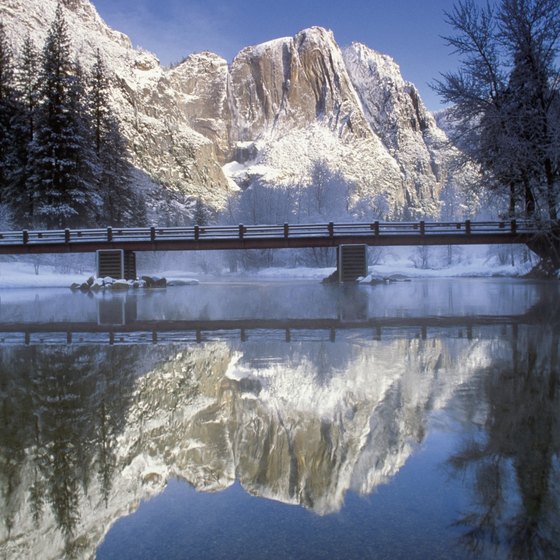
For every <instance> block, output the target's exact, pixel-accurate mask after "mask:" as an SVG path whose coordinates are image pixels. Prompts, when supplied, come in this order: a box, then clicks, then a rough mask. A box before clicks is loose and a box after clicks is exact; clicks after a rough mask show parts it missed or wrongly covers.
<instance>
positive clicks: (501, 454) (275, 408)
mask: <svg viewBox="0 0 560 560" xmlns="http://www.w3.org/2000/svg"><path fill="white" fill-rule="evenodd" d="M204 288H205V287H203V286H197V287H196V288H189V289H175V290H171V289H170V290H167V292H160V293H157V294H146V295H145V296H144V295H138V296H135V297H134V298H130V297H129V298H123V296H120V297H114V298H108V297H100V298H88V297H87V296H85V295H83V294H80V296H81V298H82V299H81V300H78V299H76V298H75V297H74V296H72V300H73V305H72V307H73V309H71V310H70V309H68V306H67V304H64V303H63V300H64V299H65V298H67V297H68V296H67V295H66V294H64V295H62V294H61V295H57V294H56V293H52V294H50V295H48V296H41V297H45V300H44V301H37V300H36V298H35V297H33V298H27V297H26V296H25V295H21V294H20V295H19V296H18V297H14V296H11V295H10V294H8V295H7V296H5V295H4V294H2V299H0V332H2V323H4V325H5V328H6V329H7V328H8V326H10V325H11V326H12V327H13V325H14V323H15V322H16V321H18V322H19V321H21V320H22V318H23V319H25V321H27V322H28V323H30V324H31V323H33V324H35V325H37V324H45V325H46V324H53V323H57V322H60V323H61V324H62V323H64V324H68V322H69V321H70V322H71V321H74V322H78V323H80V324H81V325H82V328H83V326H84V325H86V324H91V325H93V324H96V325H101V324H103V325H108V324H110V323H111V321H112V322H113V324H114V325H116V326H119V325H120V326H121V327H123V325H128V326H130V325H132V327H130V328H131V329H132V330H134V329H133V327H134V325H136V324H140V323H141V322H142V321H144V322H146V321H152V320H156V319H157V320H160V321H185V320H189V321H204V324H211V323H212V321H219V320H224V319H235V320H248V321H250V319H251V317H254V318H255V319H260V320H262V319H263V318H270V319H277V320H284V319H291V320H294V319H316V320H317V321H318V324H319V322H320V320H323V319H329V320H336V321H337V325H338V328H340V330H341V332H342V333H343V334H344V336H339V335H338V333H337V336H335V337H333V336H327V337H326V338H321V337H317V336H315V335H314V336H307V335H306V333H307V331H298V334H297V336H296V337H291V338H288V339H282V340H271V339H270V338H269V337H268V335H267V333H264V334H262V333H261V336H259V333H258V332H255V333H253V334H250V335H249V337H248V338H247V337H243V336H237V337H235V338H231V337H230V338H227V339H223V340H215V341H213V342H201V343H196V342H195V343H186V342H180V343H177V342H173V339H172V337H171V338H169V339H168V343H166V344H161V343H158V344H153V343H152V342H150V341H149V342H150V343H146V344H124V343H123V344H120V345H119V344H107V343H106V342H104V343H103V344H101V343H100V344H92V343H84V342H83V340H82V342H81V343H80V339H79V338H73V339H72V343H71V344H59V343H56V344H54V343H52V342H49V340H50V339H49V338H48V337H47V338H45V339H44V340H42V341H41V339H40V338H37V339H35V338H33V337H32V338H31V339H29V337H28V338H27V344H24V343H14V340H15V339H14V338H10V337H11V336H12V335H10V336H5V337H4V338H2V336H3V335H0V340H4V343H2V342H0V414H1V419H2V421H1V423H0V489H1V496H0V512H1V514H0V515H1V516H2V517H1V518H2V524H1V526H0V552H1V553H2V555H3V556H4V557H6V558H31V557H34V558H59V557H61V556H66V557H77V558H80V557H86V558H87V557H91V556H93V555H95V550H96V547H97V546H98V545H99V544H100V542H101V541H102V540H103V538H104V536H106V537H107V538H106V540H105V541H104V544H103V546H102V547H101V549H100V553H101V552H103V551H105V552H104V554H105V555H106V557H109V556H110V554H109V552H110V549H107V547H108V546H109V543H110V542H111V535H112V533H113V531H110V528H111V526H112V524H113V523H115V521H117V520H118V519H119V518H122V517H123V516H126V515H128V514H129V513H130V512H132V511H134V510H136V509H137V508H138V506H139V504H140V502H141V501H142V500H145V499H148V498H150V497H153V496H156V495H158V494H160V493H161V492H162V491H163V490H164V488H165V487H166V485H167V484H168V483H169V481H171V480H173V479H179V480H182V481H186V482H188V483H189V484H190V485H191V486H193V487H194V488H196V489H197V490H198V491H200V492H217V491H222V490H224V489H226V488H231V487H233V486H234V485H235V484H236V483H239V484H240V485H241V487H242V488H243V489H244V490H245V491H246V492H247V493H249V494H251V495H254V496H259V497H262V498H268V499H271V500H274V501H277V502H282V503H286V504H294V505H301V506H304V508H306V510H309V511H312V512H314V514H318V515H319V516H322V517H321V519H328V518H329V517H331V516H332V514H335V513H336V512H340V511H346V510H345V507H346V506H345V503H346V501H347V500H348V497H349V496H351V495H354V494H355V495H361V496H370V495H372V494H373V493H374V492H375V491H376V490H379V489H380V488H381V487H382V486H381V485H386V484H389V486H388V487H387V488H390V487H391V485H397V484H398V477H397V475H398V473H400V472H401V470H402V469H403V467H404V466H406V465H407V463H409V462H411V458H412V457H413V454H415V453H417V454H420V456H421V454H422V447H423V446H424V445H425V442H426V441H427V438H428V435H429V433H430V432H434V433H435V432H438V431H439V432H442V433H447V434H449V433H452V434H453V440H452V441H453V445H452V449H451V451H450V452H449V453H447V454H446V456H445V458H444V460H443V461H441V462H440V463H441V464H440V467H441V468H440V470H439V471H438V473H439V474H438V473H436V475H434V476H435V477H436V478H435V482H434V492H439V491H440V489H441V486H442V485H443V484H444V481H445V480H446V479H448V478H449V477H451V479H452V480H455V481H457V482H456V488H460V489H461V491H460V492H461V497H460V499H458V500H457V508H455V509H453V513H452V515H451V517H449V518H446V519H445V521H444V524H443V525H442V526H439V527H437V529H438V532H439V533H440V534H441V536H440V537H438V538H441V539H442V541H447V540H448V541H449V543H451V544H452V545H453V546H456V548H454V549H453V553H454V554H455V556H454V557H456V558H463V557H465V558H466V557H470V556H469V555H470V554H474V555H478V557H481V558H520V559H521V558H529V559H530V558H553V557H555V556H558V555H559V554H560V549H559V544H560V536H559V534H558V519H559V518H560V516H559V513H560V512H559V507H560V496H559V482H558V481H559V477H558V475H559V467H560V464H559V456H558V453H559V449H560V441H559V434H560V413H559V410H560V402H559V400H560V399H559V389H558V385H559V368H558V352H559V342H560V341H559V337H560V333H559V329H558V326H559V319H560V313H559V309H558V288H557V287H556V286H555V285H549V284H542V285H539V284H530V283H524V282H512V281H507V280H504V281H493V282H488V281H464V282H461V281H456V280H454V281H450V282H445V281H436V282H430V283H428V282H421V281H417V282H413V283H410V284H408V285H406V286H403V285H400V286H381V287H377V288H371V287H358V288H356V287H354V288H353V289H348V288H346V289H345V288H339V287H323V286H317V285H310V284H307V285H306V284H304V285H296V286H272V287H271V286H266V285H260V286H257V287H250V288H249V289H248V286H240V287H239V289H236V288H233V289H230V290H229V292H227V294H228V297H222V298H221V300H220V301H216V298H219V297H220V295H219V294H222V295H223V288H222V287H219V288H218V287H214V288H209V289H208V292H206V293H204V292H203V290H204ZM473 290H474V291H473ZM473 293H476V294H477V295H476V297H473ZM423 298H425V299H423ZM77 301H79V302H83V306H81V307H80V306H76V305H75V303H76V302H77ZM263 309H265V310H266V312H267V315H263V313H262V310H263ZM482 315H484V317H485V318H486V320H485V322H484V321H482V322H481V324H480V325H477V322H476V317H479V316H482ZM473 317H474V319H473ZM488 317H494V318H496V319H500V320H499V321H498V320H497V321H496V323H497V324H495V325H494V324H492V321H489V320H488ZM107 318H109V319H107ZM395 318H400V319H406V318H422V320H423V323H422V327H421V328H416V327H414V326H407V327H403V328H398V327H391V328H390V329H384V330H381V331H378V330H371V329H370V330H368V329H367V328H366V329H364V328H358V327H359V324H360V322H362V323H364V324H368V323H367V322H368V321H370V322H371V321H372V320H373V319H375V320H376V321H377V320H378V321H383V320H387V321H388V320H389V319H391V320H393V319H395ZM444 318H445V319H447V322H443V323H442V319H444ZM451 319H453V320H451ZM455 319H456V320H455ZM345 323H346V324H347V325H348V324H350V325H351V326H352V328H349V329H347V330H345V327H344V325H345ZM463 323H465V324H467V323H468V325H469V326H468V328H464V327H462V326H461V325H462V324H463ZM406 324H407V323H406V321H404V322H403V325H406ZM442 324H443V326H442ZM10 328H11V327H10ZM129 330H130V329H129ZM422 483H423V482H422V481H418V484H422ZM424 483H425V484H428V483H429V482H428V481H424ZM438 485H439V486H438ZM452 498H453V496H451V495H450V496H449V499H450V500H451V499H452ZM411 499H412V498H411ZM375 507H376V496H373V497H372V499H371V504H370V508H373V509H374V508H375ZM395 511H407V514H406V515H407V516H411V518H412V521H414V516H415V515H416V516H417V517H418V520H420V519H421V518H422V517H423V516H425V515H426V512H424V511H423V510H422V505H421V504H420V505H418V504H415V506H414V507H411V508H408V507H407V505H406V502H405V503H400V504H399V507H398V508H396V509H395ZM388 513H391V512H388ZM347 516H350V519H352V518H351V512H350V511H349V513H347ZM393 517H394V518H393V519H392V520H388V521H387V523H392V525H393V526H398V524H399V523H401V522H402V521H403V518H402V517H401V518H399V516H398V515H397V514H396V513H393ZM388 518H390V515H388ZM130 519H132V518H130ZM169 521H170V520H169ZM164 522H165V521H164ZM229 523H233V524H235V520H233V521H232V520H229ZM117 526H118V524H117V525H115V529H116V528H117ZM315 529H316V530H317V531H318V532H319V533H318V534H320V530H321V529H320V528H317V527H315ZM108 531H109V533H107V532H108ZM349 534H350V533H349ZM175 537H176V535H170V536H169V538H170V539H173V538H175ZM247 538H249V537H247ZM286 538H289V535H288V536H286ZM348 538H351V537H350V536H349V537H348ZM371 538H372V542H371V543H370V545H371V547H373V548H371V550H378V549H377V547H376V542H375V539H374V537H373V536H372V537H371ZM403 539H405V536H403ZM403 542H406V539H405V540H404V541H403ZM411 542H412V541H411ZM409 544H410V543H409ZM187 545H188V543H187ZM115 546H116V547H117V549H118V544H116V545H115ZM300 546H301V547H302V548H301V549H297V551H295V552H294V551H292V553H293V554H295V555H296V556H297V555H298V554H299V555H300V556H303V555H305V556H306V557H309V558H312V557H314V556H313V551H310V550H306V549H305V542H303V543H301V545H300ZM345 546H346V547H347V550H352V547H351V545H350V544H349V543H346V544H345ZM402 546H403V547H404V548H403V552H402V556H399V555H398V554H397V553H394V552H393V554H392V557H393V558H398V557H403V558H404V557H413V556H411V554H410V552H411V550H414V545H413V543H412V544H410V548H409V549H408V550H407V549H406V546H404V544H403V545H402ZM428 546H429V544H428ZM117 549H116V550H117ZM165 549H166V551H167V552H166V553H165V554H163V553H162V555H161V557H173V553H172V552H170V551H172V550H176V549H174V548H173V545H172V544H170V543H165ZM177 549H179V548H177ZM368 550H370V549H368ZM298 551H299V552H298ZM449 551H450V549H449V548H447V549H446V550H445V551H444V553H445V554H448V553H449ZM122 552H123V551H122V550H118V555H119V556H122ZM230 552H231V557H234V556H236V555H235V553H234V552H233V551H230ZM424 552H425V551H424ZM136 553H137V551H129V554H130V556H129V557H131V558H132V557H135V555H136ZM193 553H194V551H193ZM359 553H360V554H361V556H362V557H371V558H375V557H376V556H375V555H374V553H373V552H370V553H369V556H368V554H367V553H366V552H364V551H360V552H359ZM385 553H389V552H388V551H387V550H386V551H385ZM104 554H100V556H101V557H103V555H104ZM244 554H245V556H244V557H247V558H249V557H251V555H250V554H249V552H248V551H246V552H245V553H244ZM317 554H318V553H317ZM356 554H358V551H357V552H356ZM442 554H443V553H442ZM193 556H195V554H193ZM241 556H243V554H241ZM262 557H268V558H273V557H275V556H274V554H273V553H272V552H271V553H270V554H268V555H266V554H263V555H262ZM317 557H319V556H317ZM333 557H336V554H334V556H333ZM418 557H422V556H418ZM431 557H434V558H435V557H437V556H436V555H435V554H434V555H431ZM441 557H442V558H444V557H446V556H443V555H442V556H441Z"/></svg>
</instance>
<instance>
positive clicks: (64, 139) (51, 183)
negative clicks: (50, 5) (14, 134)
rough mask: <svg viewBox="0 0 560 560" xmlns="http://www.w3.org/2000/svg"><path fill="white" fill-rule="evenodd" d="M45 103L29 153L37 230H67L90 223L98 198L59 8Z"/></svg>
mask: <svg viewBox="0 0 560 560" xmlns="http://www.w3.org/2000/svg"><path fill="white" fill-rule="evenodd" d="M40 81H41V102H40V104H39V105H38V110H37V119H36V123H35V135H34V139H33V142H32V145H31V150H30V156H31V158H30V160H31V161H30V163H31V165H32V174H31V177H30V179H29V184H30V186H31V187H32V189H33V198H34V222H35V225H44V226H48V227H65V226H69V225H82V224H84V223H85V222H87V221H88V214H89V212H90V211H91V208H92V206H91V202H92V197H93V195H94V192H93V191H92V190H91V186H92V185H91V183H90V182H88V180H90V179H91V176H89V173H90V172H91V169H90V165H89V162H88V154H87V153H86V151H87V146H88V142H89V139H88V135H89V131H88V130H87V120H86V119H85V118H84V115H86V114H87V111H86V107H85V104H84V99H83V97H82V96H83V86H82V83H81V71H80V68H79V67H78V66H77V65H76V64H73V63H72V60H71V57H70V40H69V36H68V30H67V24H66V21H65V19H64V15H63V12H62V7H61V5H60V4H59V5H58V6H57V9H56V13H55V18H54V21H53V23H52V25H51V28H50V30H49V33H48V36H47V40H46V42H45V46H44V49H43V57H42V68H41V70H40Z"/></svg>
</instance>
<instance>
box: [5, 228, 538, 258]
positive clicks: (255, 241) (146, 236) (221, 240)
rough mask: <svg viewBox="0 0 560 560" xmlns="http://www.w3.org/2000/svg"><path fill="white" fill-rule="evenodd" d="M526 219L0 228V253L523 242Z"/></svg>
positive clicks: (529, 234)
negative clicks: (101, 227) (30, 228)
mask: <svg viewBox="0 0 560 560" xmlns="http://www.w3.org/2000/svg"><path fill="white" fill-rule="evenodd" d="M539 235H542V231H541V230H540V229H539V228H538V227H537V226H536V225H535V224H534V223H531V222H524V221H523V222H522V221H515V220H513V221H511V222H503V221H502V222H471V221H468V220H467V221H466V222H423V221H421V222H371V223H333V222H330V223H327V224H297V225H292V224H282V225H235V226H190V227H166V228H160V227H147V228H112V227H108V228H103V229H64V230H32V231H28V230H23V231H4V232H0V254H26V253H88V252H94V251H96V250H98V249H124V250H130V251H198V250H218V249H222V250H223V249H225V250H229V249H280V248H302V247H337V246H339V245H344V244H365V245H372V246H397V245H480V244H511V243H528V242H530V241H531V240H533V239H534V238H535V236H539Z"/></svg>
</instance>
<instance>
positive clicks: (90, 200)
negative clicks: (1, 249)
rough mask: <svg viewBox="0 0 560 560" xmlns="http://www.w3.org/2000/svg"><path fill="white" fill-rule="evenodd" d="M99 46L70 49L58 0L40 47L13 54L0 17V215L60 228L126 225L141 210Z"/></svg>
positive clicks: (26, 46)
mask: <svg viewBox="0 0 560 560" xmlns="http://www.w3.org/2000/svg"><path fill="white" fill-rule="evenodd" d="M127 156H128V154H127V145H126V141H125V139H124V138H123V136H122V134H121V132H120V130H119V124H118V121H117V119H116V118H115V117H114V116H113V114H112V112H111V107H110V104H109V76H108V73H107V69H106V67H105V65H104V62H103V59H102V57H101V55H100V53H99V52H97V53H96V56H95V63H94V65H93V67H92V68H91V70H90V71H89V72H86V71H85V70H84V69H83V68H82V66H81V64H80V61H79V60H77V59H76V58H74V57H73V56H72V52H71V48H70V39H69V35H68V29H67V23H66V21H65V19H64V16H63V11H62V8H61V6H60V5H59V6H58V8H57V11H56V15H55V18H54V21H53V22H52V25H51V27H50V29H49V33H48V36H47V39H46V41H45V44H44V46H43V49H42V51H40V50H38V49H37V47H36V46H35V45H34V44H33V42H32V40H31V38H29V37H28V38H27V39H26V40H25V42H24V43H23V47H22V48H21V50H20V52H19V53H18V55H17V56H16V55H15V54H14V52H13V50H12V48H11V45H10V44H9V41H8V39H7V34H6V31H5V29H4V26H3V25H2V22H1V21H0V221H2V222H3V226H4V227H6V226H7V225H10V226H19V227H29V228H43V227H49V228H62V227H77V226H88V225H89V226H92V225H98V224H102V223H111V224H114V225H126V224H129V223H134V222H137V221H138V220H139V219H141V218H142V215H143V204H142V203H141V201H140V200H139V199H138V196H137V195H136V194H135V193H134V190H133V189H132V185H131V171H132V169H131V166H130V163H129V161H128V157H127Z"/></svg>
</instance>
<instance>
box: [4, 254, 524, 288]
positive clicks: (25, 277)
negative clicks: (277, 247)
mask: <svg viewBox="0 0 560 560" xmlns="http://www.w3.org/2000/svg"><path fill="white" fill-rule="evenodd" d="M391 257H392V258H391V259H386V260H385V262H383V263H382V264H376V265H374V266H370V267H369V271H370V274H371V275H372V276H373V277H388V276H391V275H394V274H399V275H404V276H407V277H410V278H430V277H434V278H436V277H492V276H506V277H507V276H522V275H523V274H526V273H527V272H529V270H531V268H532V267H533V266H534V264H535V263H534V262H533V263H531V262H525V263H522V262H519V259H517V262H516V264H515V265H511V264H503V263H500V262H498V259H495V258H488V256H487V255H485V254H484V253H483V252H474V253H472V254H469V255H468V256H465V258H464V259H462V260H461V262H458V263H455V264H452V265H450V266H443V265H440V266H437V267H436V266H432V267H429V268H421V267H418V266H415V263H414V262H413V261H411V259H410V257H409V256H407V255H406V254H404V253H403V254H402V255H399V254H396V255H395V254H393V255H391ZM333 271H334V268H333V267H327V268H311V267H297V268H278V267H275V268H266V269H261V270H250V271H240V272H235V273H231V272H229V271H226V270H224V271H223V272H222V273H218V274H216V273H213V274H212V275H211V276H204V275H201V274H200V273H199V272H196V271H187V270H163V271H161V272H158V276H162V277H165V278H167V279H168V280H186V279H188V280H190V279H197V280H200V281H201V282H204V281H205V279H208V280H216V279H223V280H227V279H230V280H231V279H243V280H250V279H253V278H254V279H256V280H261V281H262V280H267V281H274V280H290V279H298V280H318V281H319V280H322V279H323V278H326V277H327V276H329V275H330V274H331V273H332V272H333ZM92 272H93V271H91V270H85V271H84V272H78V271H75V272H62V271H60V268H57V267H54V266H47V265H41V266H40V267H39V269H38V270H36V268H35V266H34V264H33V263H32V262H21V261H12V262H0V289H8V288H67V287H70V285H71V284H72V283H74V282H76V283H82V282H84V281H85V280H86V279H87V278H88V276H90V275H91V274H92ZM142 273H143V271H141V270H140V271H139V274H142Z"/></svg>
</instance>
